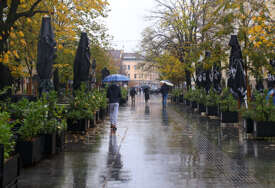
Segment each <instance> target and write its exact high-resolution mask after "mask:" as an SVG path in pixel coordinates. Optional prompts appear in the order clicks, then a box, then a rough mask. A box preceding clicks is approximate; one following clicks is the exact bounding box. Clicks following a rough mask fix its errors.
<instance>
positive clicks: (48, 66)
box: [36, 17, 56, 95]
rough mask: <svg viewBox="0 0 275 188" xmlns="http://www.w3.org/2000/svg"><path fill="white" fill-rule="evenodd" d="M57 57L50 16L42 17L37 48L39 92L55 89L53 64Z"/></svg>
mask: <svg viewBox="0 0 275 188" xmlns="http://www.w3.org/2000/svg"><path fill="white" fill-rule="evenodd" d="M55 57H56V42H55V39H54V33H53V29H52V25H51V18H50V17H43V18H42V25H41V29H40V34H39V41H38V49H37V65H36V69H37V73H38V77H39V94H40V95H41V93H42V92H49V91H50V90H51V89H53V83H52V82H51V77H52V66H53V63H54V59H55Z"/></svg>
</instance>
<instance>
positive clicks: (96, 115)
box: [95, 111, 100, 122]
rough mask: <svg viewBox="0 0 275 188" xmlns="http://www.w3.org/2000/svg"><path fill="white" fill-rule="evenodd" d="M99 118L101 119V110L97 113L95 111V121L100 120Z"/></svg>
mask: <svg viewBox="0 0 275 188" xmlns="http://www.w3.org/2000/svg"><path fill="white" fill-rule="evenodd" d="M99 120H100V117H99V111H96V113H95V121H96V122H99Z"/></svg>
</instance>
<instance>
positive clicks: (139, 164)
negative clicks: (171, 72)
mask: <svg viewBox="0 0 275 188" xmlns="http://www.w3.org/2000/svg"><path fill="white" fill-rule="evenodd" d="M143 100H144V99H143V96H142V95H140V96H138V98H137V100H136V105H128V106H124V107H121V108H120V110H119V118H118V122H119V125H118V130H117V132H116V133H114V132H111V131H110V129H109V126H110V125H109V123H108V122H107V121H106V122H105V124H102V125H101V126H105V128H104V127H103V131H102V133H101V136H100V137H99V138H96V139H95V137H87V139H84V141H83V142H81V141H80V142H79V143H73V142H72V143H69V144H67V146H66V151H65V152H64V153H62V154H59V155H56V156H54V157H52V158H51V159H47V160H44V161H42V162H41V163H39V164H37V165H36V166H34V167H31V168H27V169H24V170H23V171H22V176H21V177H20V181H19V188H116V187H117V188H160V187H161V188H183V187H186V188H193V187H194V188H204V187H205V188H208V187H209V188H210V187H211V188H212V187H217V188H219V187H221V188H227V187H228V188H229V187H241V188H246V187H252V188H254V187H257V188H258V187H269V186H270V185H272V183H271V184H269V183H267V182H268V181H270V180H271V178H270V177H269V176H268V175H271V174H273V173H272V172H273V171H272V170H273V169H275V167H273V168H271V170H270V172H269V173H267V172H266V173H265V177H262V179H261V176H259V173H261V172H262V171H261V170H259V166H261V164H264V163H263V162H262V160H258V159H256V158H255V155H254V153H255V149H254V148H255V143H254V144H251V143H250V142H245V141H242V142H241V143H240V142H239V140H238V139H239V137H238V135H236V134H239V133H238V129H236V128H234V127H232V128H228V127H221V126H220V124H219V121H217V120H209V119H208V118H205V117H201V116H200V115H198V114H196V113H193V112H191V111H190V109H187V108H185V107H183V106H179V105H177V106H175V105H169V106H168V107H167V109H166V110H163V109H162V106H161V102H160V97H158V96H152V97H151V100H150V103H149V104H148V105H145V103H144V101H143ZM244 143H247V144H244ZM244 145H246V149H245V146H244ZM229 151H231V152H229ZM243 151H246V153H247V155H246V154H245V153H244V152H243ZM261 152H262V150H261V149H259V150H258V157H259V158H261V157H262V155H261ZM245 156H248V157H250V158H252V160H247V158H245ZM272 156H275V155H272ZM268 160H269V161H270V162H271V164H274V163H272V162H274V160H275V159H273V160H272V159H271V158H270V157H269V158H268ZM259 177H260V178H259ZM273 185H275V183H274V184H273ZM271 187H272V186H271Z"/></svg>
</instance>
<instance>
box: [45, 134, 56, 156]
mask: <svg viewBox="0 0 275 188" xmlns="http://www.w3.org/2000/svg"><path fill="white" fill-rule="evenodd" d="M42 138H43V147H44V150H43V154H44V155H45V156H49V155H54V154H55V153H56V133H52V134H44V135H42Z"/></svg>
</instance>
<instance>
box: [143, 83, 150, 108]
mask: <svg viewBox="0 0 275 188" xmlns="http://www.w3.org/2000/svg"><path fill="white" fill-rule="evenodd" d="M143 93H144V98H145V103H146V104H147V103H148V100H149V99H150V89H149V88H148V87H146V88H144V89H143Z"/></svg>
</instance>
